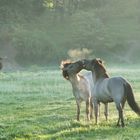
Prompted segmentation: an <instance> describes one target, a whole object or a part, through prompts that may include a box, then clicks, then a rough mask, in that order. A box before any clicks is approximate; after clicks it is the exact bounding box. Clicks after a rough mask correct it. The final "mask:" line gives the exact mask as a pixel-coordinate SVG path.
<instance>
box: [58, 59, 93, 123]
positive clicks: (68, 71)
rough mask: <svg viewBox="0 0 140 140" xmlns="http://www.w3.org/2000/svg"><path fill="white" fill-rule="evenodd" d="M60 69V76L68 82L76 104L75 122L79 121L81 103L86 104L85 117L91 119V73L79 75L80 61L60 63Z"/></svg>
mask: <svg viewBox="0 0 140 140" xmlns="http://www.w3.org/2000/svg"><path fill="white" fill-rule="evenodd" d="M60 68H61V70H62V75H63V77H64V78H65V79H66V80H69V81H70V83H71V85H72V89H73V95H74V97H75V100H76V104H77V121H79V120H80V118H79V116H80V105H81V102H82V101H85V103H86V117H87V120H90V119H91V118H92V110H93V105H92V102H91V89H92V87H90V85H92V86H93V84H90V78H91V79H92V73H90V74H85V75H80V74H78V73H79V71H81V69H82V63H81V62H80V61H78V62H76V63H72V62H70V61H62V62H61V65H60Z"/></svg>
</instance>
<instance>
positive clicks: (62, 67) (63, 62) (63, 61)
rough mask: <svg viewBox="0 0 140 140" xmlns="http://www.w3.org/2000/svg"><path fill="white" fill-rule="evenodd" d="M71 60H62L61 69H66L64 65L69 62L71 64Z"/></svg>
mask: <svg viewBox="0 0 140 140" xmlns="http://www.w3.org/2000/svg"><path fill="white" fill-rule="evenodd" d="M71 63H72V62H71V60H62V61H61V64H60V69H62V70H63V69H64V67H66V66H68V65H69V64H71Z"/></svg>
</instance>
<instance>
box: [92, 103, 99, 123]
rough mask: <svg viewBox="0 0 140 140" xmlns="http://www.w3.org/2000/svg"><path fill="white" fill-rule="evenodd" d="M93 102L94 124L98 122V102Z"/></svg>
mask: <svg viewBox="0 0 140 140" xmlns="http://www.w3.org/2000/svg"><path fill="white" fill-rule="evenodd" d="M93 103H94V112H95V124H98V102H97V101H93Z"/></svg>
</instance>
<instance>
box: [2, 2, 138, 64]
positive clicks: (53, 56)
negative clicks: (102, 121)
mask: <svg viewBox="0 0 140 140" xmlns="http://www.w3.org/2000/svg"><path fill="white" fill-rule="evenodd" d="M139 5H140V2H139V0H133V1H132V0H123V1H122V0H113V1H112V0H0V55H1V56H2V57H3V56H7V57H9V60H10V59H11V60H14V61H15V62H16V63H18V64H22V65H28V64H38V65H45V64H48V63H58V62H60V60H61V59H66V58H71V59H79V58H85V57H102V58H104V59H105V60H107V61H109V62H111V61H112V62H121V63H134V62H138V59H139V51H140V41H139V40H140V32H139V29H140V6H139Z"/></svg>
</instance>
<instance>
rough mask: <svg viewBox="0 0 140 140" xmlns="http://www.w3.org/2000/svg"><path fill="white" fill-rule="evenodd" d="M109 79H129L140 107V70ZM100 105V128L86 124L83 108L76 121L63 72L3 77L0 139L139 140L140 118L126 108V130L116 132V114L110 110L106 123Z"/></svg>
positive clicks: (120, 72)
mask: <svg viewBox="0 0 140 140" xmlns="http://www.w3.org/2000/svg"><path fill="white" fill-rule="evenodd" d="M108 71H109V72H110V75H112V76H115V75H121V76H124V77H125V78H127V79H128V80H129V81H130V82H131V84H132V87H133V88H134V91H135V97H136V101H137V102H138V103H139V104H140V94H139V93H140V85H139V82H140V78H139V75H140V70H139V69H136V70H135V69H111V68H110V69H109V70H108ZM103 107H104V106H103V105H101V116H100V122H99V124H98V125H95V124H94V119H93V120H92V121H90V122H88V121H87V120H86V116H85V104H84V103H83V104H82V109H81V115H80V119H81V120H80V122H77V121H76V103H75V100H74V97H73V95H72V90H71V85H70V83H69V82H68V81H66V80H64V79H63V77H62V75H61V71H60V70H53V71H52V70H40V71H36V72H31V71H22V72H9V73H0V139H3V140H5V139H7V140H10V139H15V140H24V139H57V140H65V139H67V140H85V139H87V140H93V139H98V140H102V139H105V140H110V139H111V140H122V139H135V140H138V139H139V138H140V133H139V130H140V118H139V117H138V116H137V115H136V114H135V113H134V112H133V111H132V110H131V109H130V107H129V106H128V104H126V106H125V111H124V117H125V124H126V127H125V128H117V127H116V122H117V118H118V115H117V110H116V108H115V105H114V104H113V103H111V104H110V107H109V111H110V114H109V121H108V122H106V121H105V117H104V115H103V112H104V109H103Z"/></svg>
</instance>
